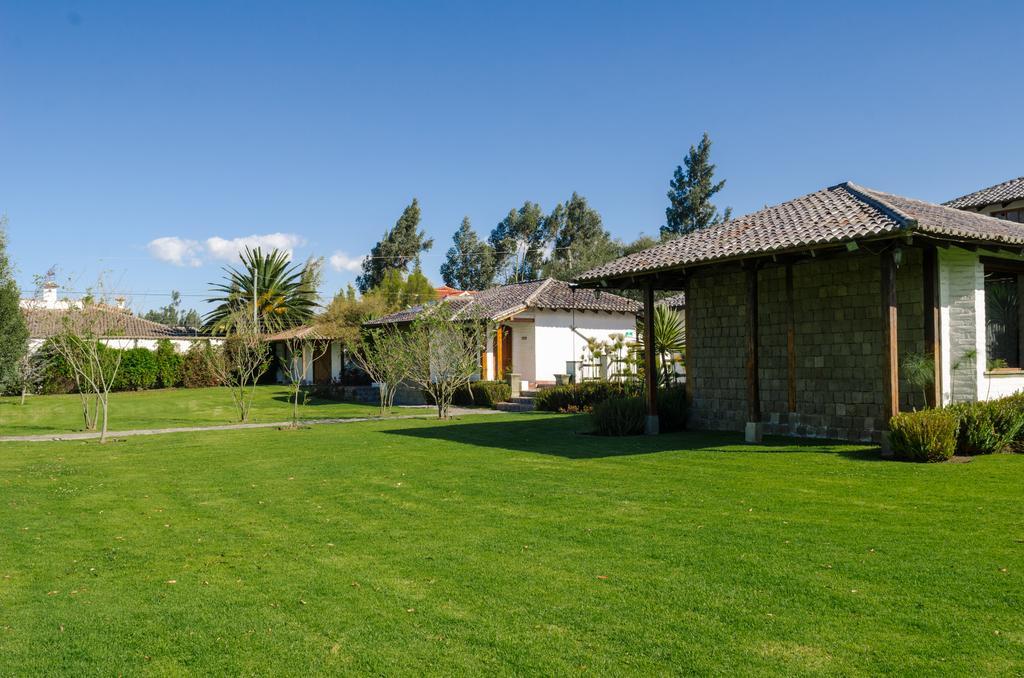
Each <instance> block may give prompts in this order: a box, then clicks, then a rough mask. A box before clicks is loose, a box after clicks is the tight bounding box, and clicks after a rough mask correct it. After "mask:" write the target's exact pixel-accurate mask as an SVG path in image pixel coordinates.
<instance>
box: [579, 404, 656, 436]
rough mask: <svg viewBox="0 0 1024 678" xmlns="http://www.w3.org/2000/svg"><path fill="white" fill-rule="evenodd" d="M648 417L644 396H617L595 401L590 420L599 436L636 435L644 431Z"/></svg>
mask: <svg viewBox="0 0 1024 678" xmlns="http://www.w3.org/2000/svg"><path fill="white" fill-rule="evenodd" d="M646 417H647V406H646V405H645V404H644V401H643V399H642V398H637V397H635V396H634V397H615V398H609V399H607V400H603V401H601V402H599V403H595V404H594V409H593V412H592V413H591V415H590V420H591V422H593V425H594V433H596V434H597V435H599V436H635V435H639V434H640V433H643V432H644V420H645V419H646Z"/></svg>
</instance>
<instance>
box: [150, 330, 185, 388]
mask: <svg viewBox="0 0 1024 678" xmlns="http://www.w3.org/2000/svg"><path fill="white" fill-rule="evenodd" d="M155 355H156V373H157V385H158V386H160V388H174V387H175V386H178V385H179V384H180V383H181V363H182V362H183V360H184V358H183V357H182V355H181V354H180V353H178V352H177V351H175V350H174V344H172V343H171V341H170V340H169V339H161V340H160V341H158V342H157V343H156V351H155Z"/></svg>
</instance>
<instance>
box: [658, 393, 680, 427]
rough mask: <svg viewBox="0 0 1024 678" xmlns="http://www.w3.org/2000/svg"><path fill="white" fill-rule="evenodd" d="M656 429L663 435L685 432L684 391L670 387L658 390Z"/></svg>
mask: <svg viewBox="0 0 1024 678" xmlns="http://www.w3.org/2000/svg"><path fill="white" fill-rule="evenodd" d="M658 419H659V424H658V428H659V430H660V431H662V432H664V433H670V432H672V431H685V430H686V389H685V388H683V387H682V386H670V387H669V388H659V389H658Z"/></svg>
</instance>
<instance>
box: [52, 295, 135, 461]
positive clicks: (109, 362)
mask: <svg viewBox="0 0 1024 678" xmlns="http://www.w3.org/2000/svg"><path fill="white" fill-rule="evenodd" d="M101 317H102V313H101V312H99V311H98V310H97V309H95V308H93V307H92V305H90V304H84V305H83V306H82V307H80V308H72V309H70V310H68V312H67V313H65V315H64V317H63V319H62V322H63V327H62V329H61V331H60V332H59V333H58V334H56V335H55V336H54V337H52V338H51V340H50V346H51V347H52V348H53V350H54V352H55V353H56V354H57V355H59V356H60V357H61V358H62V359H63V360H64V362H65V363H66V364H67V366H68V369H69V370H70V372H71V374H72V376H73V377H74V380H75V385H76V386H77V388H78V392H79V394H80V395H81V396H82V409H83V414H84V416H85V423H86V428H87V429H90V430H92V429H95V428H96V425H97V419H99V421H100V422H101V423H100V424H99V426H100V442H101V443H105V442H106V441H107V424H108V421H109V417H110V391H111V390H112V389H113V387H114V382H115V381H116V379H117V372H118V370H119V369H121V356H122V355H123V352H122V351H119V350H116V349H112V348H108V347H107V346H104V345H103V343H102V342H101V336H100V333H99V331H98V330H99V328H98V325H99V323H100V320H101ZM107 334H109V333H107ZM90 400H91V401H92V404H93V408H92V411H91V412H90V407H89V405H90Z"/></svg>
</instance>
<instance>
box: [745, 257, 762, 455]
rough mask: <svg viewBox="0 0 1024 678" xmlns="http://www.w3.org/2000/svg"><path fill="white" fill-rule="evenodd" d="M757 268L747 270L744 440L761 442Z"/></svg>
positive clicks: (754, 266)
mask: <svg viewBox="0 0 1024 678" xmlns="http://www.w3.org/2000/svg"><path fill="white" fill-rule="evenodd" d="M758 344H759V337H758V327H757V266H756V265H752V266H750V267H749V268H748V269H747V428H746V440H747V442H750V443H759V442H761V433H762V431H761V429H762V424H761V383H760V375H759V374H758V361H757V354H758Z"/></svg>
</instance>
